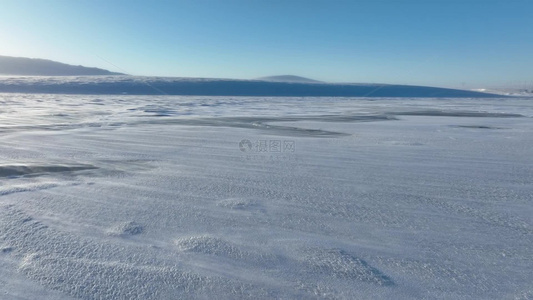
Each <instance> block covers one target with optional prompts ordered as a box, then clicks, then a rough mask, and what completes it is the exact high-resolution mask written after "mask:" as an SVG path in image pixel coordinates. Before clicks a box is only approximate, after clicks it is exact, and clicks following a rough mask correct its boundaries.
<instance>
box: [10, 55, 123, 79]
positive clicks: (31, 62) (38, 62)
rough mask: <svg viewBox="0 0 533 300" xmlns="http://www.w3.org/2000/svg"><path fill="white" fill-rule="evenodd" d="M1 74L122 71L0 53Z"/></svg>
mask: <svg viewBox="0 0 533 300" xmlns="http://www.w3.org/2000/svg"><path fill="white" fill-rule="evenodd" d="M0 75H8V76H9V75H11V76H96V75H124V74H122V73H117V72H111V71H108V70H104V69H100V68H92V67H84V66H81V65H79V66H74V65H69V64H65V63H61V62H57V61H53V60H49V59H41V58H27V57H14V56H4V55H0Z"/></svg>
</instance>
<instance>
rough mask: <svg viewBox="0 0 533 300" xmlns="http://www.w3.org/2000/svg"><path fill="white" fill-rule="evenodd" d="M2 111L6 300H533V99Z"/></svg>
mask: <svg viewBox="0 0 533 300" xmlns="http://www.w3.org/2000/svg"><path fill="white" fill-rule="evenodd" d="M0 104H1V106H0V299H189V298H193V299H214V298H216V299H272V298H274V299H420V298H422V299H531V298H532V297H533V284H532V283H533V272H532V270H533V218H532V216H533V204H532V198H533V196H532V195H533V99H532V98H521V99H519V98H513V99H510V98H507V99H398V98H397V99H383V98H379V99H376V98H372V99H365V98H250V97H179V96H76V95H40V94H33V95H28V94H0Z"/></svg>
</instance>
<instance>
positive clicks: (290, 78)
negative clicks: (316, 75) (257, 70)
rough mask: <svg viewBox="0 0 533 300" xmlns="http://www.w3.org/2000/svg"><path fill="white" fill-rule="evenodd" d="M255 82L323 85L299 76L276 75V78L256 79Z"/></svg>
mask: <svg viewBox="0 0 533 300" xmlns="http://www.w3.org/2000/svg"><path fill="white" fill-rule="evenodd" d="M257 80H262V81H270V82H297V83H324V82H322V81H318V80H314V79H309V78H305V77H300V76H294V75H278V76H268V77H260V78H257Z"/></svg>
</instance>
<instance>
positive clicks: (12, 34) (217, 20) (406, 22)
mask: <svg viewBox="0 0 533 300" xmlns="http://www.w3.org/2000/svg"><path fill="white" fill-rule="evenodd" d="M0 55H10V56H23V57H36V58H48V59H52V60H57V61H61V62H65V63H70V64H76V65H78V64H81V65H86V66H96V67H101V68H105V69H110V70H115V71H125V72H127V73H130V74H134V75H162V76H184V77H224V78H243V79H246V78H255V77H261V76H268V75H281V74H295V75H301V76H306V77H311V78H314V79H319V80H324V81H332V82H381V83H402V84H421V85H436V86H453V87H460V86H462V85H463V84H464V85H465V86H467V87H483V86H502V85H505V84H517V83H522V82H523V83H530V82H532V81H533V1H532V0H506V1H503V0H406V1H402V0H374V1H372V0H366V1H357V0H352V1H340V0H329V1H314V0H307V1H304V0H292V1H291V0H268V1H258V0H241V1H235V0H191V1H181V0H174V1H135V0H127V1H118V0H106V1H99V0H66V1H60V0H48V1H41V0H13V1H12V0H0ZM115 66H116V67H115ZM117 67H118V68H117Z"/></svg>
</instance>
